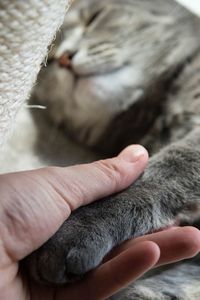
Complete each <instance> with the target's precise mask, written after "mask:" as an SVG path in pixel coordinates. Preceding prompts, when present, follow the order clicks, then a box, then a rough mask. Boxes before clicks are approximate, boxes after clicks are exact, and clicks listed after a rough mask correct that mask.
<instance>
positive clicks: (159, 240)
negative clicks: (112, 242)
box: [106, 226, 200, 266]
mask: <svg viewBox="0 0 200 300" xmlns="http://www.w3.org/2000/svg"><path fill="white" fill-rule="evenodd" d="M144 241H152V242H154V243H156V244H157V245H158V246H159V248H160V251H161V255H160V259H159V261H158V263H157V266H160V265H164V264H169V263H173V262H176V261H179V260H182V259H186V258H191V257H193V256H195V255H196V254H198V253H199V251H200V231H199V230H198V229H197V228H194V227H190V226H187V227H177V228H173V230H172V229H170V230H165V231H161V232H157V233H153V234H149V235H145V236H142V237H139V238H137V239H135V240H134V239H133V240H130V241H127V242H125V243H123V244H122V245H121V246H119V247H117V248H116V249H114V250H113V251H112V253H111V254H110V255H108V256H107V258H106V259H107V260H109V259H111V258H112V257H114V256H116V255H118V254H119V253H121V252H123V251H125V250H127V249H128V248H129V247H133V246H134V245H136V244H137V243H140V242H144Z"/></svg>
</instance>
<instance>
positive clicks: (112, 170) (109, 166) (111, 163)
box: [96, 159, 122, 186]
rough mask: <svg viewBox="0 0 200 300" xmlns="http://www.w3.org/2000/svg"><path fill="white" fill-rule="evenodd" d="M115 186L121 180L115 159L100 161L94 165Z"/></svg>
mask: <svg viewBox="0 0 200 300" xmlns="http://www.w3.org/2000/svg"><path fill="white" fill-rule="evenodd" d="M96 166H97V167H98V168H99V169H100V170H101V171H102V172H103V173H104V174H105V175H106V177H107V178H108V179H109V181H111V182H112V183H113V184H114V185H115V186H117V185H118V184H119V183H120V181H121V179H122V170H121V167H120V164H119V162H118V161H117V159H108V160H100V161H98V162H97V165H96Z"/></svg>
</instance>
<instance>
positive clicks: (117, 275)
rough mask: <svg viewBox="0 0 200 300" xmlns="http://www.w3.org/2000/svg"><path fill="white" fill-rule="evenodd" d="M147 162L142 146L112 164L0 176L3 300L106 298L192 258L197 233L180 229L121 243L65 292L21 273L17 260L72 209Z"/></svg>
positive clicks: (124, 181)
mask: <svg viewBox="0 0 200 300" xmlns="http://www.w3.org/2000/svg"><path fill="white" fill-rule="evenodd" d="M147 161H148V154H147V152H146V151H145V149H144V148H143V147H141V146H129V147H128V148H126V149H125V150H124V151H122V152H121V153H120V154H119V155H118V156H117V157H115V158H113V159H107V160H101V161H98V162H94V163H91V164H85V165H79V166H72V167H67V168H58V167H48V168H43V169H39V170H34V171H25V172H18V173H10V174H3V175H0V199H1V200H0V299H4V300H25V299H33V300H35V299H37V300H40V299H41V300H42V299H45V300H50V299H52V300H53V299H54V300H55V299H56V300H64V299H65V300H66V299H70V300H79V299H82V300H94V299H95V300H100V299H105V298H107V297H109V296H110V295H112V294H114V293H116V292H117V291H118V290H119V289H120V288H122V287H124V286H126V285H127V284H128V283H130V282H131V281H134V280H136V279H137V278H139V277H140V276H142V275H143V274H144V273H145V272H147V271H148V270H149V269H151V268H153V267H155V266H157V265H161V264H167V263H170V262H174V261H178V260H181V259H185V258H189V257H192V256H194V255H195V254H197V253H198V252H199V250H200V233H199V231H198V230H197V229H195V228H192V227H185V228H174V229H171V230H166V231H163V232H158V233H154V234H150V235H147V236H144V237H140V238H137V239H135V240H131V241H128V242H125V243H124V244H123V245H121V246H119V247H118V248H117V249H114V250H113V251H112V253H111V254H109V255H108V256H107V257H106V258H105V260H104V262H103V263H102V265H101V266H99V267H98V268H97V269H95V270H94V271H91V272H90V273H88V275H87V276H86V277H85V278H84V279H83V280H81V281H79V282H77V283H74V284H71V285H69V286H67V287H60V288H55V287H53V286H52V287H49V286H48V287H46V286H43V285H40V284H38V283H35V282H33V281H32V280H31V279H30V278H29V276H28V274H26V272H25V270H24V269H23V267H22V268H19V265H20V264H19V261H20V260H22V259H23V258H25V257H26V256H27V255H29V254H30V253H31V252H32V251H34V250H35V249H37V248H38V247H40V246H41V245H42V244H43V243H45V242H46V241H47V240H48V239H49V238H50V237H51V236H52V235H53V234H54V233H55V232H56V231H57V230H58V228H59V227H60V226H61V224H62V223H63V222H64V220H65V219H67V218H68V217H69V215H70V213H71V212H72V211H73V210H75V209H77V208H78V207H80V206H82V205H86V204H88V203H90V202H92V201H95V200H98V199H100V198H102V197H105V196H107V195H109V194H112V193H116V192H118V191H120V190H122V189H124V188H126V187H127V186H129V185H130V184H131V183H132V182H133V181H134V180H136V179H137V177H138V176H139V175H140V174H141V173H142V171H143V170H144V168H145V166H146V164H147ZM180 250H181V251H180Z"/></svg>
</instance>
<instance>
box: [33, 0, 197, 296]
mask: <svg viewBox="0 0 200 300" xmlns="http://www.w3.org/2000/svg"><path fill="white" fill-rule="evenodd" d="M199 26H200V24H199V20H198V19H196V18H195V17H194V16H192V15H191V14H190V13H189V12H187V11H186V10H185V9H183V8H182V7H180V6H179V5H178V4H175V3H174V1H172V0H168V1H161V0H154V1H147V0H142V1H141V0H140V1H139V0H125V1H123V3H122V1H119V0H102V1H97V0H88V1H86V0H82V1H79V2H78V3H77V4H75V5H74V8H73V9H72V10H71V13H69V14H68V15H67V18H66V21H65V23H64V25H63V29H62V31H61V34H60V37H59V36H58V38H57V40H56V41H55V47H54V48H53V49H52V52H51V53H50V60H51V62H50V63H49V65H48V66H47V67H46V68H45V69H43V70H42V72H41V74H40V76H39V79H38V82H39V83H38V85H37V86H36V87H35V89H34V91H33V96H32V98H33V99H37V101H38V102H40V103H42V104H45V105H47V107H48V109H49V115H50V116H51V118H52V119H53V121H54V122H55V123H57V124H61V125H62V127H63V128H65V130H67V132H68V133H69V134H70V135H71V136H72V137H73V138H74V139H76V140H78V141H79V142H81V143H83V144H85V145H87V146H90V147H93V148H95V149H98V150H99V151H103V152H104V155H105V153H106V154H107V155H108V153H115V152H117V151H119V150H120V149H121V148H123V147H124V146H125V145H127V144H129V143H138V142H140V143H143V144H144V145H146V146H147V148H148V149H150V150H151V152H152V153H155V154H154V155H153V156H152V157H151V159H150V162H149V165H148V167H147V169H146V170H145V172H144V174H143V176H142V177H141V178H140V179H138V180H137V182H135V183H134V184H133V185H132V186H130V187H129V188H128V189H127V190H125V191H123V192H122V193H119V194H116V195H113V196H111V197H108V198H109V199H108V198H106V199H103V200H102V201H100V202H97V203H93V204H91V205H88V206H86V207H82V208H80V209H78V210H77V211H75V212H74V213H73V214H72V215H71V217H70V218H69V219H68V220H67V221H66V222H65V223H64V224H63V225H62V227H61V228H60V230H59V231H58V232H57V233H56V234H55V235H54V236H53V237H52V238H51V239H50V240H49V241H48V242H47V243H46V244H45V245H44V246H43V247H41V248H40V249H39V250H37V251H36V252H35V253H33V254H32V256H31V257H30V259H29V267H30V269H31V272H32V276H34V277H35V278H36V279H37V280H40V281H43V282H47V283H55V284H63V283H66V282H68V281H71V280H74V279H76V278H77V277H79V276H81V275H83V274H84V273H85V272H87V271H89V270H91V269H92V268H94V267H96V266H97V265H98V264H99V263H101V261H102V259H103V257H104V256H105V255H106V254H107V253H108V251H110V250H111V249H112V248H113V247H114V246H115V245H117V244H119V243H121V242H122V241H124V240H127V239H129V238H131V237H136V236H139V235H143V234H146V233H148V232H153V231H155V230H158V229H160V228H163V227H165V226H167V225H169V224H172V223H173V222H174V220H175V219H176V218H183V217H187V218H189V219H192V220H193V219H196V218H198V217H199V216H198V213H199V212H200V211H199V210H198V206H199V199H200V127H199V125H200V116H199V115H200V76H199V74H198V72H199V71H200V50H199V49H200V36H199V31H198V30H199ZM159 149H160V150H159ZM158 150H159V151H158ZM194 211H195V213H196V214H194V213H193V212H194ZM197 262H198V258H196V260H195V262H192V261H191V262H189V263H185V264H186V266H185V265H184V263H183V264H181V265H178V266H174V268H171V269H170V270H168V271H163V272H161V273H160V274H159V275H156V276H155V277H154V276H153V277H150V278H147V279H143V280H140V281H138V283H135V284H134V285H133V286H131V287H130V288H128V289H125V290H123V291H122V292H120V293H118V294H117V295H115V296H113V298H112V299H185V300H186V299H199V298H200V289H199V284H198V283H197V282H198V281H199V280H200V265H198V264H197ZM188 264H190V269H189V270H190V272H189V271H188ZM175 280H176V286H174V285H173V283H174V281H175ZM155 282H156V284H155Z"/></svg>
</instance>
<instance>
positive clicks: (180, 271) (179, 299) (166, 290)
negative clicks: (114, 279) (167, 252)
mask: <svg viewBox="0 0 200 300" xmlns="http://www.w3.org/2000/svg"><path fill="white" fill-rule="evenodd" d="M199 259H200V257H198V260H196V259H194V261H192V260H191V261H189V262H184V263H181V264H177V265H175V266H174V267H172V268H171V269H168V270H166V271H163V272H162V273H160V274H158V275H156V276H153V277H149V278H146V279H142V280H138V281H137V282H136V283H133V284H131V285H130V286H129V287H128V288H126V289H124V290H122V291H120V292H119V293H117V294H116V295H114V296H113V297H111V298H110V300H133V299H134V300H198V299H200V264H199Z"/></svg>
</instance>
